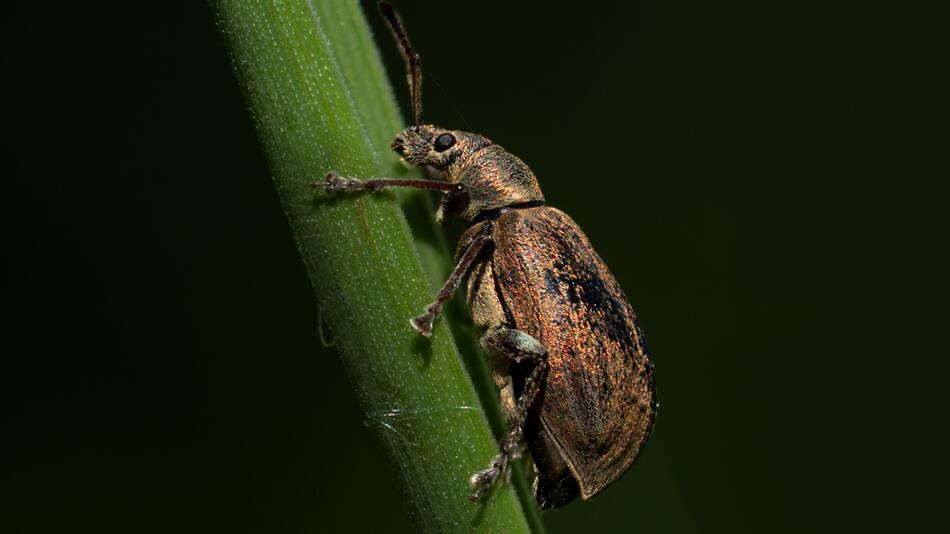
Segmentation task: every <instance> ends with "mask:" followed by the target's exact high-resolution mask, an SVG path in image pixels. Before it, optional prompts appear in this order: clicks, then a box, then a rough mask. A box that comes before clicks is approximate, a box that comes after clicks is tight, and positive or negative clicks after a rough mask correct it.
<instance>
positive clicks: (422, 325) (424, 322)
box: [409, 313, 435, 337]
mask: <svg viewBox="0 0 950 534" xmlns="http://www.w3.org/2000/svg"><path fill="white" fill-rule="evenodd" d="M433 321H435V317H434V316H433V315H432V314H431V313H424V314H422V315H420V316H419V317H413V318H412V319H409V324H410V325H412V327H413V328H414V329H415V330H416V332H419V333H420V334H422V335H423V336H424V337H432V323H433Z"/></svg>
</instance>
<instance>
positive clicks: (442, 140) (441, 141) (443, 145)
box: [432, 133, 455, 152]
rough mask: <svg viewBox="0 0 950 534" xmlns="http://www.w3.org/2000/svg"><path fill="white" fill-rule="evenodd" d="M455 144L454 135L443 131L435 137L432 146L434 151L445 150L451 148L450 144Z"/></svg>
mask: <svg viewBox="0 0 950 534" xmlns="http://www.w3.org/2000/svg"><path fill="white" fill-rule="evenodd" d="M454 144H455V136H454V135H452V134H450V133H444V134H442V135H440V136H438V137H436V138H435V143H433V145H432V146H433V147H434V148H435V151H436V152H445V151H446V150H448V149H450V148H452V145H454Z"/></svg>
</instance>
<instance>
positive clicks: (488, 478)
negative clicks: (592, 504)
mask: <svg viewBox="0 0 950 534" xmlns="http://www.w3.org/2000/svg"><path fill="white" fill-rule="evenodd" d="M379 8H380V11H381V12H382V14H383V16H384V17H385V19H386V21H387V22H388V24H389V26H390V28H391V29H392V31H393V34H394V35H395V37H396V40H397V42H398V44H399V46H400V49H401V51H402V53H403V55H404V57H405V59H406V64H407V73H408V81H409V93H410V100H411V107H412V113H413V118H414V124H413V125H412V126H409V127H408V128H406V129H405V130H403V131H402V132H401V133H399V134H398V135H397V136H396V138H395V140H394V141H393V143H392V149H393V150H394V151H395V152H397V153H398V154H399V155H400V156H402V159H403V160H404V161H405V162H406V163H408V164H410V165H413V166H420V167H428V168H431V169H435V170H437V171H439V172H440V173H441V175H442V178H441V180H431V179H430V180H396V179H387V178H379V179H370V180H360V179H357V178H346V177H342V176H339V175H338V174H336V173H333V172H331V173H329V174H328V175H327V176H326V178H325V180H324V181H321V182H315V183H314V184H312V185H313V186H314V187H321V188H324V189H325V190H326V191H327V192H329V193H336V192H343V191H371V192H372V191H379V190H382V189H385V188H388V187H411V188H418V189H427V190H435V191H441V192H442V199H441V202H440V206H439V209H438V212H437V214H436V217H437V218H438V219H439V220H440V222H441V221H443V220H449V219H452V218H457V219H461V221H462V222H463V223H464V224H466V225H467V227H468V228H467V230H466V231H465V232H464V233H463V234H462V237H461V238H460V239H459V243H458V246H457V249H456V254H455V259H456V266H455V269H454V270H453V272H452V274H451V275H450V276H449V279H448V280H447V281H446V283H445V285H444V286H443V287H442V289H441V290H440V291H439V293H438V294H437V295H436V298H435V300H434V301H433V302H432V303H431V304H429V305H428V307H426V309H425V312H424V313H423V314H422V315H420V316H418V317H415V318H413V319H411V320H410V324H411V325H412V327H413V328H415V329H416V331H418V333H419V334H421V335H423V336H427V337H428V336H431V335H432V327H433V323H434V322H435V321H436V319H437V318H438V317H439V315H440V313H441V312H442V307H443V305H444V303H445V302H446V301H447V300H448V299H450V298H451V297H452V295H453V294H454V293H455V291H456V290H457V289H458V288H459V286H460V285H461V284H462V282H463V280H466V279H467V282H468V284H467V285H468V287H467V299H468V303H469V307H470V309H471V315H472V320H473V322H474V323H475V325H476V326H477V327H478V328H479V329H480V330H481V331H482V332H483V335H482V337H481V346H482V348H483V350H484V351H485V352H486V353H487V354H488V355H489V358H490V361H491V363H492V374H493V378H494V380H495V383H496V385H497V386H498V387H499V390H500V396H501V401H502V405H503V407H504V411H505V415H506V416H507V419H508V430H507V432H506V433H505V435H504V436H503V437H502V439H501V441H500V444H499V451H498V454H497V455H496V456H495V457H494V458H493V459H492V460H491V462H490V463H489V465H488V467H487V468H486V469H485V470H483V471H479V472H476V473H475V474H474V475H472V477H471V479H470V484H471V486H472V493H471V500H472V501H478V500H479V499H481V498H482V497H483V496H484V495H485V494H486V493H488V491H489V490H490V489H491V487H492V485H493V483H494V482H495V480H496V479H497V478H498V477H499V476H502V475H504V474H505V473H506V472H507V469H508V467H509V464H510V462H511V460H512V458H514V457H515V456H516V455H517V454H518V452H519V450H520V444H521V442H522V440H523V441H524V442H525V443H526V444H527V446H528V450H529V451H530V453H531V458H532V460H533V463H534V468H535V469H534V470H535V473H536V477H535V481H534V493H535V500H536V501H537V504H538V506H539V507H540V508H541V509H547V508H558V507H560V506H563V505H565V504H567V503H568V502H570V501H572V500H573V499H575V498H576V497H578V496H580V497H581V498H583V499H589V498H590V497H593V496H594V495H596V494H598V493H599V492H600V491H601V490H603V489H604V488H605V487H606V486H607V485H609V484H610V483H611V482H613V481H615V480H616V479H617V478H618V477H619V476H620V475H622V474H623V473H624V472H625V471H626V470H627V469H628V468H629V467H630V466H631V465H632V464H633V463H634V461H635V460H636V459H637V457H638V456H639V454H640V452H641V451H642V450H643V447H644V445H645V444H646V441H647V439H648V438H649V436H650V434H651V432H652V429H653V421H654V417H655V415H656V409H657V403H656V389H655V386H654V378H653V374H654V373H653V363H652V361H651V359H650V356H649V354H648V353H647V348H646V344H645V341H644V339H643V332H642V331H641V330H640V326H639V325H638V323H637V318H636V315H635V314H634V312H633V309H632V307H631V306H630V303H629V302H628V300H627V297H626V296H625V295H624V293H623V291H622V290H621V289H620V286H619V285H618V284H617V281H616V280H615V279H614V277H613V275H612V274H611V273H610V271H609V270H608V269H607V266H606V265H605V264H604V262H603V260H601V259H600V257H599V256H598V255H597V253H596V252H595V251H594V249H593V248H592V247H591V244H590V242H589V241H588V240H587V237H586V236H585V235H584V233H583V232H582V231H581V229H580V228H579V227H578V225H577V224H576V223H575V222H574V221H573V220H572V219H571V218H570V217H568V216H567V215H566V214H565V213H563V212H562V211H560V210H558V209H556V208H552V207H548V206H546V205H545V203H544V195H543V194H542V193H541V188H540V187H539V185H538V182H537V179H536V178H535V176H534V173H533V172H532V171H531V169H530V168H528V166H527V165H526V164H525V163H524V162H522V161H521V160H520V159H518V158H517V157H515V156H514V155H512V154H510V153H508V152H507V151H505V149H504V148H502V147H501V146H499V145H497V144H495V143H493V142H492V141H490V140H489V139H487V138H486V137H483V136H481V135H479V134H475V133H468V132H462V131H458V130H447V129H444V128H440V127H438V126H434V125H431V124H425V123H424V122H423V120H422V70H421V59H420V56H419V54H417V53H416V51H415V49H413V47H412V45H411V44H410V42H409V39H408V36H407V35H406V32H405V30H404V28H403V25H402V23H401V22H400V20H399V17H398V16H397V15H396V13H395V11H394V10H393V8H392V6H390V5H389V4H388V3H385V2H380V3H379Z"/></svg>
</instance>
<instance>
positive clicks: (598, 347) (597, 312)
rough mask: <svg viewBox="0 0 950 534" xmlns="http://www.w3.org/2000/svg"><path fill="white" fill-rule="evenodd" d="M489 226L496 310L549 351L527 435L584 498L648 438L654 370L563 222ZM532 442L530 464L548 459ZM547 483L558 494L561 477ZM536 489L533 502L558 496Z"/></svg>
mask: <svg viewBox="0 0 950 534" xmlns="http://www.w3.org/2000/svg"><path fill="white" fill-rule="evenodd" d="M495 225H496V226H495V229H494V232H493V237H494V240H495V250H494V254H493V259H492V263H493V271H494V275H495V279H496V283H497V289H498V292H499V295H500V296H501V300H502V302H503V305H504V306H505V308H506V311H507V312H508V313H509V314H510V317H511V318H512V320H513V321H514V323H515V324H514V325H512V326H513V327H515V328H517V329H518V330H521V331H523V332H525V333H527V334H529V335H531V336H533V337H534V338H535V339H537V340H538V341H540V342H541V344H543V345H544V346H545V347H546V348H547V350H548V358H547V360H548V365H549V368H548V373H547V377H546V379H545V382H544V386H543V387H542V393H541V397H540V399H539V400H538V401H537V404H536V405H535V406H534V411H535V412H536V413H538V414H539V421H538V423H539V424H538V425H535V428H534V429H533V430H532V429H531V428H530V426H531V425H528V426H527V427H526V429H527V430H528V431H533V432H535V433H537V432H539V431H542V430H544V431H546V435H547V436H548V437H549V438H550V440H551V441H553V442H554V444H555V445H556V448H557V449H558V450H560V452H561V453H562V454H563V456H564V460H565V461H566V463H567V466H568V468H569V469H570V472H571V473H573V475H574V477H575V478H576V479H577V483H578V485H579V486H580V493H581V496H582V497H584V498H585V499H586V498H589V497H591V496H593V495H595V494H597V493H598V492H600V491H601V490H602V489H603V488H604V487H606V486H607V485H608V484H610V483H611V482H613V481H614V480H616V479H617V477H619V476H620V475H621V474H623V472H624V471H626V469H627V468H629V467H630V465H632V464H633V462H634V460H636V457H637V456H638V454H639V452H640V450H641V449H642V448H643V445H644V444H645V443H646V441H647V438H648V437H649V435H650V432H651V430H652V426H653V417H654V414H655V398H654V386H653V365H652V363H651V362H650V358H649V356H648V354H647V350H646V346H645V343H644V341H643V335H642V333H641V331H640V328H639V326H638V325H637V321H636V316H635V315H634V312H633V309H632V307H631V306H630V304H629V302H628V301H627V298H626V296H625V295H624V293H623V291H622V290H621V289H620V286H619V285H618V284H617V282H616V280H615V279H614V277H613V275H612V274H611V273H610V271H609V270H608V269H607V267H606V265H605V264H604V262H603V261H602V260H601V259H600V257H599V256H598V255H597V254H596V252H594V250H593V249H592V247H591V245H590V242H589V241H588V240H587V238H586V236H584V234H583V232H581V230H580V228H578V227H577V225H576V224H575V223H574V221H573V220H571V218H570V217H568V216H567V215H566V214H564V213H563V212H561V211H559V210H557V209H554V208H550V207H537V208H524V209H513V210H509V211H507V212H505V213H503V214H502V215H501V216H500V217H499V218H498V220H497V221H496V222H495ZM536 438H537V436H534V437H533V436H530V435H526V440H527V442H528V444H529V447H531V449H532V455H534V456H536V457H537V456H543V455H545V454H550V451H549V450H548V451H545V450H543V449H544V447H540V446H538V442H539V440H538V439H536ZM547 449H550V447H547ZM535 463H536V465H538V466H539V467H538V468H539V469H543V467H542V466H543V465H545V464H546V463H547V464H550V463H551V462H538V461H537V460H536V462H535ZM555 463H556V462H555ZM547 478H549V479H552V480H555V479H556V480H558V481H560V482H558V483H559V484H562V485H563V477H561V478H558V477H547ZM544 480H545V477H543V476H542V477H539V487H538V490H537V491H538V494H537V497H538V501H539V503H541V500H542V497H544V496H545V495H546V494H545V492H550V491H559V489H558V488H556V487H554V486H551V487H545V486H544Z"/></svg>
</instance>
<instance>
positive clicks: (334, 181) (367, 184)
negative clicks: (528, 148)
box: [310, 172, 465, 194]
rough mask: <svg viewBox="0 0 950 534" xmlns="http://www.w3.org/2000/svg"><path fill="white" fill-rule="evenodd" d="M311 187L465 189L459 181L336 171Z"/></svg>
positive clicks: (333, 190) (336, 189)
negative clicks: (351, 175)
mask: <svg viewBox="0 0 950 534" xmlns="http://www.w3.org/2000/svg"><path fill="white" fill-rule="evenodd" d="M310 187H313V188H315V189H316V188H319V187H322V188H324V190H326V192H327V193H338V192H343V191H370V192H374V193H375V192H376V191H379V190H381V189H384V188H386V187H409V188H413V189H426V190H429V191H442V192H445V193H456V194H457V193H461V192H462V191H464V190H465V186H463V185H462V184H459V183H449V182H438V181H435V180H395V179H391V178H376V179H373V180H360V179H359V178H347V177H345V176H340V175H339V174H337V173H335V172H330V173H327V175H326V177H325V178H324V179H323V181H322V182H313V183H311V184H310Z"/></svg>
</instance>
